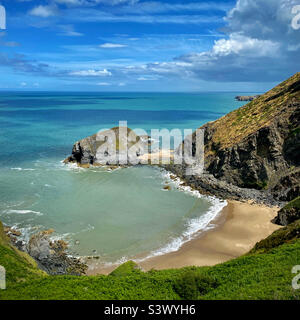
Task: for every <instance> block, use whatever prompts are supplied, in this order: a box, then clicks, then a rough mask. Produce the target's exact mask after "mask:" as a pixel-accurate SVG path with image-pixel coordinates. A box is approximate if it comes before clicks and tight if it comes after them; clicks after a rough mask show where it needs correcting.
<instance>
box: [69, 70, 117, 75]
mask: <svg viewBox="0 0 300 320" xmlns="http://www.w3.org/2000/svg"><path fill="white" fill-rule="evenodd" d="M69 74H70V75H71V76H79V77H107V76H112V73H111V72H110V71H108V70H107V69H103V70H98V71H97V70H93V69H91V70H82V71H73V72H70V73H69Z"/></svg>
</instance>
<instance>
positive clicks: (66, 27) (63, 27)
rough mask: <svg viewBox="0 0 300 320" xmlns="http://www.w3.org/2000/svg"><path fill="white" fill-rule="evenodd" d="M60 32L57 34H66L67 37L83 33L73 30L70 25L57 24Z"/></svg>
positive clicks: (78, 35) (79, 35)
mask: <svg viewBox="0 0 300 320" xmlns="http://www.w3.org/2000/svg"><path fill="white" fill-rule="evenodd" d="M58 27H59V28H60V29H61V30H62V32H61V33H59V35H62V36H67V37H81V36H83V33H80V32H77V31H75V30H74V27H73V26H72V25H60V26H58Z"/></svg>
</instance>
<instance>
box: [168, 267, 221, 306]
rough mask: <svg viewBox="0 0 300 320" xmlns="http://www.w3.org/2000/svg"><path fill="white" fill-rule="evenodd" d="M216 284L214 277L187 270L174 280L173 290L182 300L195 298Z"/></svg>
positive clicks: (215, 286)
mask: <svg viewBox="0 0 300 320" xmlns="http://www.w3.org/2000/svg"><path fill="white" fill-rule="evenodd" d="M217 286H218V283H217V281H216V280H215V279H214V278H212V277H209V276H207V275H200V274H197V273H195V272H194V271H187V272H185V273H184V274H183V275H181V276H180V277H179V278H178V279H177V280H176V282H175V284H174V290H175V291H176V292H177V294H178V295H179V296H180V297H181V298H182V299H184V300H196V299H198V297H199V296H201V295H205V294H206V293H207V292H208V291H210V290H213V289H215V288H217Z"/></svg>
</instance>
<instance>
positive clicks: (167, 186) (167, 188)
mask: <svg viewBox="0 0 300 320" xmlns="http://www.w3.org/2000/svg"><path fill="white" fill-rule="evenodd" d="M163 189H164V190H168V191H170V190H171V187H170V186H169V185H166V186H164V188H163Z"/></svg>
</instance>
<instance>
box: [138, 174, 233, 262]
mask: <svg viewBox="0 0 300 320" xmlns="http://www.w3.org/2000/svg"><path fill="white" fill-rule="evenodd" d="M162 174H163V177H164V179H167V180H168V182H169V183H170V184H173V185H175V186H176V187H177V189H179V190H181V191H183V192H186V193H188V194H190V195H192V196H194V197H196V198H202V199H206V200H208V201H209V202H210V203H212V206H211V207H210V209H209V210H208V211H207V212H206V213H205V214H203V215H202V216H200V217H198V218H194V219H190V220H188V221H187V222H186V230H185V231H184V232H183V234H182V235H181V236H179V237H177V238H174V239H172V240H171V241H170V242H169V243H168V244H167V245H165V246H163V247H161V248H159V249H158V250H155V251H152V252H151V253H150V255H148V256H147V257H146V258H143V259H140V260H135V261H137V262H140V261H143V260H146V259H149V258H151V257H154V256H160V255H164V254H167V253H170V252H176V251H178V250H179V249H180V248H181V247H182V246H183V245H184V244H185V243H186V242H188V241H190V240H192V239H194V238H195V237H196V236H197V235H198V234H199V232H201V231H202V232H203V231H207V230H210V229H212V228H213V227H214V225H213V224H212V221H213V220H214V219H216V218H217V217H218V215H219V214H220V213H221V211H222V209H223V208H224V207H226V205H227V201H225V200H221V199H218V198H215V197H212V196H205V195H202V194H201V193H200V192H199V191H197V190H193V189H192V188H191V187H189V186H182V184H183V181H182V180H181V179H180V178H178V177H176V178H175V179H171V175H172V176H173V174H172V173H170V172H168V171H166V170H163V171H162Z"/></svg>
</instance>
